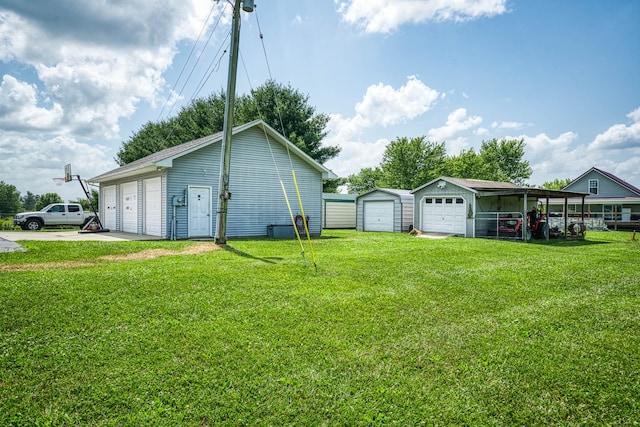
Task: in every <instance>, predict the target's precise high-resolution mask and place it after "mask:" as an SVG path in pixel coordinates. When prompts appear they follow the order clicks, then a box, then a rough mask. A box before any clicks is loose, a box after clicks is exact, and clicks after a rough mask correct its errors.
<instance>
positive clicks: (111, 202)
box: [101, 185, 118, 230]
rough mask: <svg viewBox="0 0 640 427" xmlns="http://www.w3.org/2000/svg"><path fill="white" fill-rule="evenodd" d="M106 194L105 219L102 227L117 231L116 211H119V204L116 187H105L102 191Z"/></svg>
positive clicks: (104, 201) (104, 200)
mask: <svg viewBox="0 0 640 427" xmlns="http://www.w3.org/2000/svg"><path fill="white" fill-rule="evenodd" d="M102 191H103V194H104V199H103V203H104V208H103V211H104V218H102V219H101V221H102V225H104V227H105V228H108V229H111V230H115V229H116V218H117V216H118V214H117V211H116V209H118V203H117V202H116V186H115V185H109V186H108V187H104V188H103V189H102Z"/></svg>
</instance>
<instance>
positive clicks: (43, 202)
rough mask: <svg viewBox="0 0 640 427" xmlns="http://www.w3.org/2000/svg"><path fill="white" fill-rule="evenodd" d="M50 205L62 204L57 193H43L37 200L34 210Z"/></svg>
mask: <svg viewBox="0 0 640 427" xmlns="http://www.w3.org/2000/svg"><path fill="white" fill-rule="evenodd" d="M51 203H63V200H62V197H60V195H59V194H58V193H45V194H43V195H41V196H40V198H39V199H38V202H37V203H36V209H37V210H40V209H42V208H44V207H46V206H47V205H50V204H51Z"/></svg>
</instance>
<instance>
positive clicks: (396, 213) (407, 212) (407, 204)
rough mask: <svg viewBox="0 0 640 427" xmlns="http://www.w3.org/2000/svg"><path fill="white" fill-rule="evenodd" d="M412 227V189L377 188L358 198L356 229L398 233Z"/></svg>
mask: <svg viewBox="0 0 640 427" xmlns="http://www.w3.org/2000/svg"><path fill="white" fill-rule="evenodd" d="M412 227H413V195H412V194H411V191H409V190H396V189H391V188H375V189H373V190H370V191H368V192H366V193H364V194H361V195H360V196H358V197H357V198H356V230H358V231H389V232H396V233H397V232H402V231H410V230H411V228H412Z"/></svg>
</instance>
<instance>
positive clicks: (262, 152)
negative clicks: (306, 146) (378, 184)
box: [89, 120, 336, 239]
mask: <svg viewBox="0 0 640 427" xmlns="http://www.w3.org/2000/svg"><path fill="white" fill-rule="evenodd" d="M221 143H222V132H220V133H218V134H215V135H210V136H207V137H204V138H200V139H197V140H194V141H189V142H185V143H184V144H180V145H176V146H174V147H170V148H167V149H165V150H162V151H158V152H156V153H153V154H151V155H149V156H147V157H144V158H141V159H139V160H136V161H134V162H131V163H129V164H126V165H124V166H122V167H120V168H117V169H114V170H112V171H109V172H106V173H104V174H102V175H99V176H96V177H94V178H91V179H90V180H89V182H91V183H95V184H99V186H100V217H101V218H104V224H105V226H106V227H108V228H109V229H110V230H113V231H123V232H128V233H135V234H143V235H148V236H156V237H160V238H166V239H187V238H200V237H204V238H207V237H214V230H216V228H217V227H216V221H217V215H216V213H217V212H218V209H219V208H218V204H219V198H218V195H217V192H218V188H219V180H220V152H221ZM292 167H293V169H294V170H295V173H296V181H297V183H298V187H299V189H300V197H301V199H302V203H303V206H304V211H305V215H306V216H307V217H308V218H309V224H308V225H309V233H310V234H311V235H320V233H321V230H322V180H323V178H336V175H335V174H333V172H331V171H330V170H329V169H327V168H325V167H324V166H322V165H321V164H319V163H317V162H316V161H315V160H313V159H312V158H311V157H309V156H308V155H307V154H305V153H304V152H303V151H302V150H300V149H299V148H297V147H296V146H295V145H293V144H292V143H291V142H289V141H288V140H287V139H286V138H284V137H283V136H282V135H280V134H279V133H278V132H276V131H275V130H274V129H273V128H271V127H270V126H269V125H267V124H266V123H264V122H263V121H262V120H256V121H253V122H250V123H246V124H244V125H241V126H237V127H235V128H234V129H233V133H232V144H231V171H230V174H229V191H230V192H231V193H232V197H231V199H230V200H229V203H228V211H227V236H228V237H260V236H268V229H269V227H270V226H273V225H285V226H287V225H288V226H291V227H293V225H292V224H291V215H290V214H289V210H288V208H287V203H286V200H285V197H284V194H283V191H282V186H281V184H280V180H282V185H284V187H285V189H286V191H287V196H288V199H289V202H290V204H291V208H292V210H293V215H294V216H296V215H299V214H301V210H300V207H299V206H298V197H297V194H296V191H295V187H294V185H293V177H292V174H291V168H292Z"/></svg>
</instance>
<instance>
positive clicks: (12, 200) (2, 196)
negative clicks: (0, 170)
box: [0, 181, 22, 218]
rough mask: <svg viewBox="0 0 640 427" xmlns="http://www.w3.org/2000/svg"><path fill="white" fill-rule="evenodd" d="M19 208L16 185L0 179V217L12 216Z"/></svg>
mask: <svg viewBox="0 0 640 427" xmlns="http://www.w3.org/2000/svg"><path fill="white" fill-rule="evenodd" d="M21 210H22V203H20V192H19V191H18V189H17V188H16V186H15V185H12V184H5V182H4V181H0V218H1V217H8V216H13V215H15V214H17V213H18V212H20V211H21Z"/></svg>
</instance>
